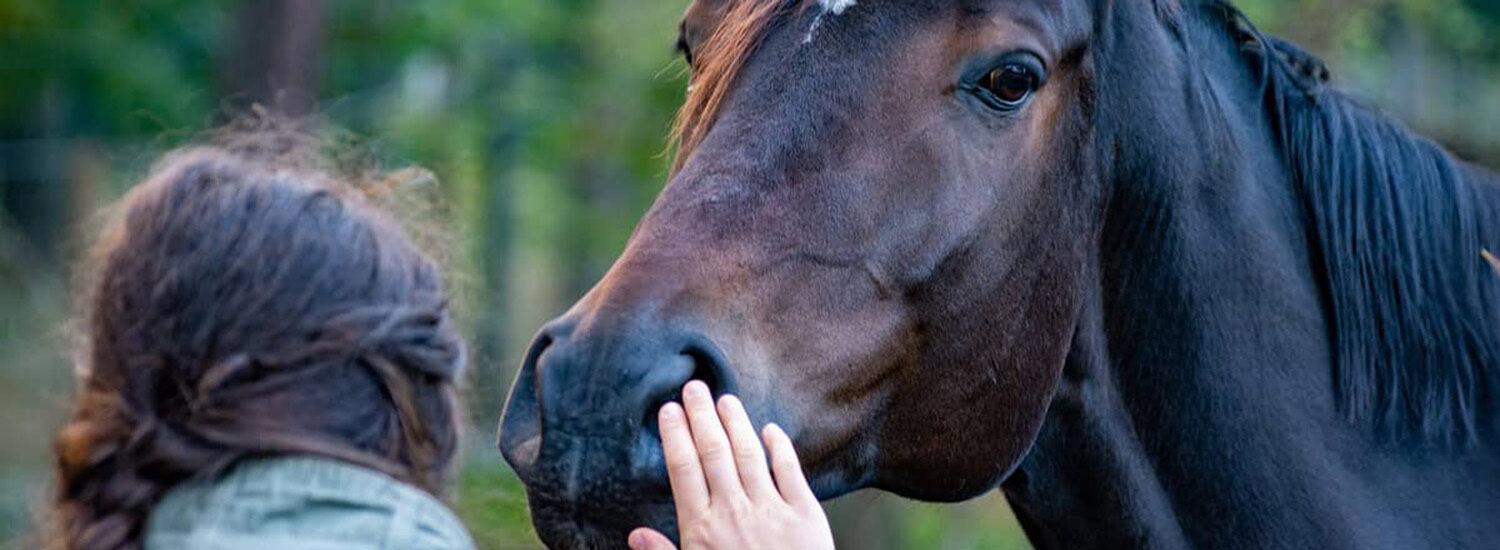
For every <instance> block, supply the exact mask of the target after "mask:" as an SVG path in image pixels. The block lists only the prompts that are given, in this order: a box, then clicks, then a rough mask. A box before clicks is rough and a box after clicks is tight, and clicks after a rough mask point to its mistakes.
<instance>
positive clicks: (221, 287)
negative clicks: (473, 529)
mask: <svg viewBox="0 0 1500 550" xmlns="http://www.w3.org/2000/svg"><path fill="white" fill-rule="evenodd" d="M315 150H316V143H315V142H314V140H313V139H311V138H310V137H308V136H305V135H303V134H298V133H295V132H282V131H274V130H272V131H258V132H253V133H249V134H239V135H237V136H235V137H230V138H227V139H226V140H223V142H222V143H220V144H219V145H217V146H212V147H203V148H196V149H191V150H188V151H184V152H179V153H177V154H174V155H171V156H169V157H168V158H167V160H165V161H164V162H163V163H161V165H160V166H159V167H158V169H156V170H155V171H154V173H153V175H151V176H150V177H149V178H148V179H147V180H146V181H145V182H144V183H142V184H140V185H139V186H137V187H136V188H135V189H133V190H132V191H131V192H130V193H129V194H128V195H127V196H126V197H125V198H124V199H123V200H122V201H121V203H120V205H119V206H118V207H116V209H115V212H114V214H115V217H114V219H113V220H112V223H111V225H110V226H109V228H108V229H107V230H106V231H105V232H104V234H103V236H102V237H101V238H100V240H99V242H98V244H97V245H96V247H95V250H94V254H93V256H92V262H91V264H92V268H91V269H90V272H91V273H90V277H89V278H88V280H89V281H90V282H89V283H88V284H87V285H86V287H87V288H86V291H85V304H84V307H83V309H84V311H85V314H84V320H85V323H86V326H85V333H86V334H85V343H84V346H83V347H84V349H83V353H81V354H80V360H79V369H78V370H79V372H78V378H79V395H78V397H77V399H76V401H75V403H74V409H73V414H72V416H71V418H70V420H69V421H68V423H67V425H66V426H65V427H64V428H63V429H62V430H61V431H60V433H59V434H58V437H57V459H56V468H57V479H58V482H57V490H56V494H55V496H54V500H53V506H52V514H51V519H52V523H51V525H50V530H49V534H48V543H49V544H48V546H49V547H51V548H53V549H55V550H135V549H142V548H144V549H147V550H177V549H206V550H232V549H260V548H277V549H297V548H317V549H327V550H337V549H351V550H352V549H387V548H389V549H432V550H449V549H451V550H466V549H470V548H472V547H473V543H472V542H471V541H470V538H469V535H468V534H467V532H466V531H465V530H464V528H463V526H462V525H461V523H460V522H459V521H458V519H457V518H456V517H455V516H454V515H453V514H452V512H450V511H449V509H448V508H447V507H446V506H445V505H444V504H443V503H442V501H441V496H442V495H443V494H444V493H445V492H446V489H447V487H448V483H449V481H450V479H451V477H452V476H451V474H452V472H453V468H454V465H455V457H456V456H457V454H458V449H459V441H458V434H459V431H460V430H459V425H458V419H459V418H460V414H459V411H458V407H457V405H456V400H455V397H454V394H455V391H454V384H455V381H456V380H457V379H458V378H459V375H460V372H461V370H462V369H463V367H464V363H465V354H464V345H463V342H462V340H461V338H460V336H459V334H458V332H457V331H456V329H455V327H454V324H453V320H452V318H451V314H450V312H449V310H448V307H447V295H446V293H445V291H444V288H443V282H442V279H443V278H442V276H441V273H440V272H439V270H438V268H437V266H436V265H435V264H434V263H433V261H432V260H431V259H429V258H428V257H426V256H425V255H423V254H422V253H421V252H419V251H418V249H417V247H415V246H414V245H413V244H412V242H411V241H410V240H409V239H408V238H407V236H406V235H405V234H404V233H403V232H402V230H401V228H400V227H399V225H398V224H397V223H396V222H395V221H394V220H393V219H392V218H391V217H390V216H388V215H387V214H385V213H384V212H383V211H382V210H380V209H379V208H377V207H376V206H375V202H376V201H374V200H373V198H372V196H371V194H370V193H368V192H366V191H362V189H368V188H371V187H372V186H361V185H358V184H357V182H358V180H361V179H363V178H359V177H348V176H341V175H339V174H337V173H336V172H335V171H333V170H331V169H330V168H329V166H328V165H327V163H326V162H325V161H323V160H322V158H321V157H319V156H318V155H316V154H312V153H310V151H315ZM351 180H354V182H353V183H351ZM684 395H685V398H684V402H685V405H686V410H684V408H683V407H682V406H679V405H676V404H671V405H668V406H667V407H664V408H663V410H662V413H661V420H662V422H661V426H662V431H663V434H662V435H663V440H664V444H665V451H666V454H667V458H668V461H669V463H670V464H672V471H673V476H672V478H671V481H672V485H673V491H674V493H676V495H677V497H678V499H679V503H680V513H679V526H680V528H681V531H682V533H683V540H684V545H683V549H684V550H710V549H725V550H727V549H737V550H755V549H759V548H806V549H809V550H820V549H823V548H832V541H831V537H830V536H829V535H828V534H827V521H826V519H824V518H823V516H822V511H821V509H820V508H818V506H817V502H816V499H814V498H813V497H812V494H811V492H810V491H809V490H808V489H807V484H806V481H804V480H802V478H801V471H800V469H799V468H798V466H797V461H796V456H795V455H794V454H793V453H792V450H791V443H790V441H789V440H787V438H786V435H785V434H783V433H781V432H780V430H779V429H776V428H774V427H768V430H767V432H766V442H767V444H768V445H769V446H770V448H771V451H772V452H771V455H772V464H773V465H774V466H775V468H776V481H777V482H778V483H779V484H780V492H778V491H777V490H776V487H775V485H773V484H772V481H771V479H772V478H771V474H770V473H769V472H768V471H767V468H766V461H765V459H764V458H763V457H764V455H763V454H759V453H761V452H762V451H761V447H760V444H759V442H758V441H757V440H756V438H755V436H754V432H753V428H751V426H750V422H749V420H748V418H747V417H746V416H745V413H744V409H743V407H741V406H740V405H739V404H738V401H736V400H734V399H733V398H726V399H725V400H723V401H721V402H720V407H719V412H718V413H715V408H714V404H713V401H712V398H710V397H709V396H708V392H707V389H706V387H704V386H703V385H702V384H701V383H694V384H690V385H689V386H688V387H687V388H685V391H684ZM721 420H722V424H721ZM714 444H723V445H733V446H734V448H736V449H741V450H743V451H744V452H746V453H756V454H753V455H746V456H758V457H762V458H760V459H759V460H758V461H756V462H753V463H746V464H741V465H739V466H738V467H737V466H736V465H735V464H733V463H726V462H722V461H719V460H717V458H716V457H714V456H712V455H711V454H705V455H704V456H703V457H702V460H701V461H700V457H699V455H698V453H696V452H695V451H694V449H695V448H698V447H699V446H700V445H701V446H703V447H704V448H707V446H709V445H714ZM752 448H753V449H752ZM746 511H750V512H752V513H744V512H746ZM808 518H812V519H815V520H816V521H807V519H808ZM629 544H630V546H631V547H632V548H635V549H637V550H661V549H669V548H673V546H672V543H671V542H670V541H668V540H667V539H666V537H664V536H662V535H661V534H660V533H657V532H655V531H651V530H649V529H642V530H640V531H638V532H636V533H633V534H632V536H631V538H630V540H629Z"/></svg>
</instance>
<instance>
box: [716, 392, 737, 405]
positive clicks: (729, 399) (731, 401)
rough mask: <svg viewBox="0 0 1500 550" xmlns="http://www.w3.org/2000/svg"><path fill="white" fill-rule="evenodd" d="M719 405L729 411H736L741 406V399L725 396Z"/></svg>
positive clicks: (720, 399)
mask: <svg viewBox="0 0 1500 550" xmlns="http://www.w3.org/2000/svg"><path fill="white" fill-rule="evenodd" d="M719 405H721V406H723V407H725V408H728V409H734V408H735V407H738V406H740V399H739V398H738V397H735V396H733V395H728V394H725V395H724V397H720V398H719Z"/></svg>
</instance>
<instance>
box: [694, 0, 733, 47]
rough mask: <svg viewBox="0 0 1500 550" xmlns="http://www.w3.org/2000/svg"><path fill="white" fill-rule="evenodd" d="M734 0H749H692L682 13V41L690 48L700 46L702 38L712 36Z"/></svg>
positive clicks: (706, 38)
mask: <svg viewBox="0 0 1500 550" xmlns="http://www.w3.org/2000/svg"><path fill="white" fill-rule="evenodd" d="M736 1H741V2H744V1H750V0H693V3H691V4H688V8H687V12H686V13H684V14H683V15H682V27H681V28H682V41H683V44H684V45H686V46H687V47H688V48H690V49H696V48H699V47H700V46H702V44H703V41H704V40H708V37H710V36H713V34H714V31H717V30H718V29H719V24H720V23H722V22H723V21H724V15H725V14H727V13H729V8H730V7H732V6H733V5H734V3H735V2H736Z"/></svg>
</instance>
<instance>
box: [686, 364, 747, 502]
mask: <svg viewBox="0 0 1500 550" xmlns="http://www.w3.org/2000/svg"><path fill="white" fill-rule="evenodd" d="M682 404H683V408H686V409H687V417H688V425H689V426H692V428H693V444H694V445H697V447H698V459H699V460H700V461H702V463H703V476H704V477H706V478H708V498H709V500H710V501H711V502H719V500H720V499H735V498H744V497H745V488H744V487H742V486H740V474H739V472H736V471H735V468H734V458H733V457H732V456H731V453H732V451H731V450H730V447H729V437H728V436H727V435H725V434H724V426H722V425H720V424H719V413H718V412H717V411H715V410H714V398H713V395H711V394H710V393H709V392H708V385H707V384H704V383H703V382H700V381H697V380H694V381H692V382H688V384H687V386H686V387H684V388H683V389H682ZM726 502H728V501H726Z"/></svg>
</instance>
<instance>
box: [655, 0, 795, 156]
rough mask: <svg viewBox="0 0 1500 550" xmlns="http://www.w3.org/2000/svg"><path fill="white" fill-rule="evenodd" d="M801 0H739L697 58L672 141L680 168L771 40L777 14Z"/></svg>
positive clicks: (678, 114) (674, 125)
mask: <svg viewBox="0 0 1500 550" xmlns="http://www.w3.org/2000/svg"><path fill="white" fill-rule="evenodd" d="M799 3H800V2H798V1H797V0H739V1H736V2H734V3H733V5H732V6H731V7H730V8H729V10H727V11H726V12H725V13H724V15H723V17H722V18H721V20H720V21H719V23H718V25H717V27H716V28H715V29H714V30H713V32H712V33H711V34H709V35H708V38H707V39H705V40H704V42H703V45H702V47H701V48H700V51H699V52H698V53H696V54H695V55H694V56H693V59H694V61H695V63H694V66H693V74H692V77H691V80H690V81H689V83H688V93H687V99H686V100H684V101H683V104H682V108H680V109H679V110H678V111H677V119H676V120H675V121H674V123H673V125H672V139H673V141H675V142H676V143H677V159H676V163H675V164H676V166H678V167H681V165H682V163H683V161H685V160H686V159H687V157H688V156H689V155H690V154H692V150H693V149H694V148H695V147H697V145H698V142H699V141H701V140H702V139H703V135H704V134H705V133H706V132H707V130H708V127H709V126H710V125H712V124H713V121H714V119H715V118H716V117H717V116H718V114H719V110H720V109H721V108H722V107H723V106H724V101H725V100H726V99H727V98H728V96H729V92H730V90H731V89H732V88H733V86H734V82H735V79H736V78H737V77H738V76H739V73H740V70H741V69H743V68H744V66H745V63H746V61H748V60H749V59H750V56H751V55H753V54H754V53H755V50H756V48H757V47H758V46H760V43H761V41H762V40H763V39H764V38H765V35H766V33H767V32H769V30H770V27H771V25H772V23H773V22H774V20H775V19H776V15H777V14H779V13H781V12H782V11H783V10H784V9H786V8H787V7H788V6H792V5H796V4H799Z"/></svg>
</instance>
